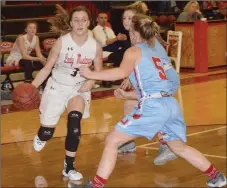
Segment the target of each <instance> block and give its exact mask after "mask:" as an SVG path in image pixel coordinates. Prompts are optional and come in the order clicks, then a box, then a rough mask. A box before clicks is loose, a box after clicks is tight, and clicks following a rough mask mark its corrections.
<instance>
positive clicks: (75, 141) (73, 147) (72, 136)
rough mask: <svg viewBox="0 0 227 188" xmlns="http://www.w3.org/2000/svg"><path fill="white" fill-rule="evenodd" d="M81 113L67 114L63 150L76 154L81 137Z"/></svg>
mask: <svg viewBox="0 0 227 188" xmlns="http://www.w3.org/2000/svg"><path fill="white" fill-rule="evenodd" d="M81 118H82V113H81V112H78V111H72V112H70V113H69V114H68V131H67V136H66V139H65V149H66V150H67V151H70V152H76V151H77V148H78V145H79V142H80V136H81V129H80V120H81Z"/></svg>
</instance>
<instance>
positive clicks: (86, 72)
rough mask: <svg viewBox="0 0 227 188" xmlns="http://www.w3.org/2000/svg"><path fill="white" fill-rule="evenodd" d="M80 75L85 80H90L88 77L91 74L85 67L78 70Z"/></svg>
mask: <svg viewBox="0 0 227 188" xmlns="http://www.w3.org/2000/svg"><path fill="white" fill-rule="evenodd" d="M79 69H80V75H81V76H83V77H85V78H90V77H89V76H90V75H91V74H92V71H91V70H90V68H89V67H87V66H81V67H80V68H79Z"/></svg>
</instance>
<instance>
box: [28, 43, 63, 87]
mask: <svg viewBox="0 0 227 188" xmlns="http://www.w3.org/2000/svg"><path fill="white" fill-rule="evenodd" d="M60 50H61V40H60V39H58V40H57V41H56V43H55V44H54V45H53V47H52V49H51V51H50V54H49V56H48V59H47V63H46V65H45V66H44V67H43V68H42V69H41V70H40V71H39V72H38V74H37V75H36V77H35V79H34V80H33V82H32V85H34V86H35V87H36V88H38V87H39V86H40V85H41V84H42V83H43V81H44V80H45V79H46V78H47V77H48V75H49V74H50V72H51V70H52V68H53V66H54V64H55V63H56V61H57V58H58V55H59V53H60Z"/></svg>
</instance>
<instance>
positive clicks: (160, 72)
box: [152, 57, 167, 80]
mask: <svg viewBox="0 0 227 188" xmlns="http://www.w3.org/2000/svg"><path fill="white" fill-rule="evenodd" d="M152 60H153V62H154V65H155V67H156V69H158V74H159V77H160V78H161V79H162V80H167V77H166V74H165V71H164V69H163V67H162V66H161V65H158V63H161V60H160V59H159V58H158V57H152Z"/></svg>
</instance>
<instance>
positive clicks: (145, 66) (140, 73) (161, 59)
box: [129, 43, 172, 100]
mask: <svg viewBox="0 0 227 188" xmlns="http://www.w3.org/2000/svg"><path fill="white" fill-rule="evenodd" d="M156 44H157V45H156V46H155V47H154V48H152V47H151V46H150V45H149V44H147V43H140V44H137V45H136V46H137V47H140V49H141V53H142V54H141V55H142V57H141V61H140V63H139V64H138V65H137V66H136V67H135V69H134V71H133V72H132V73H131V74H130V76H129V78H130V81H131V83H132V84H133V86H134V88H135V89H136V92H137V96H138V100H140V98H142V97H145V96H147V95H150V94H153V93H160V92H163V93H169V91H170V90H171V88H172V83H171V81H169V80H168V78H167V75H166V73H165V70H164V67H166V65H168V64H170V60H169V58H168V57H167V55H166V52H165V51H164V48H163V47H161V44H160V43H156ZM169 94H170V95H171V94H172V93H169Z"/></svg>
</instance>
